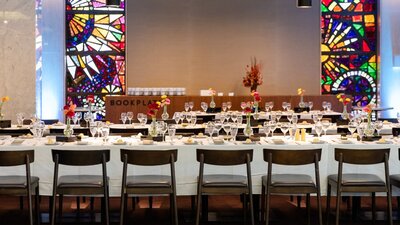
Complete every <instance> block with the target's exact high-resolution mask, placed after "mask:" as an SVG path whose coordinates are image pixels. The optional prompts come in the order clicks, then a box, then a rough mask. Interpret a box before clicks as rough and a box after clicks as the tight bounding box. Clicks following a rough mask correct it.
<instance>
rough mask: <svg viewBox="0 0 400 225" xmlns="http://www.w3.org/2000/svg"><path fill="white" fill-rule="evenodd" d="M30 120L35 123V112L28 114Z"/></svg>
mask: <svg viewBox="0 0 400 225" xmlns="http://www.w3.org/2000/svg"><path fill="white" fill-rule="evenodd" d="M30 120H31V122H32V123H35V122H36V121H37V116H36V114H35V113H32V114H31V115H30Z"/></svg>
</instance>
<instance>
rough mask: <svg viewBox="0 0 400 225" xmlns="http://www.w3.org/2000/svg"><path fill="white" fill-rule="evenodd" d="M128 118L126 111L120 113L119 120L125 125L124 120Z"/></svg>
mask: <svg viewBox="0 0 400 225" xmlns="http://www.w3.org/2000/svg"><path fill="white" fill-rule="evenodd" d="M127 119H128V116H127V115H126V113H124V112H123V113H121V121H122V123H123V124H124V125H125V123H126V120H127Z"/></svg>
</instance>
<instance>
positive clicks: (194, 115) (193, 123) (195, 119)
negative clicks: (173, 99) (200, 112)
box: [190, 112, 197, 127]
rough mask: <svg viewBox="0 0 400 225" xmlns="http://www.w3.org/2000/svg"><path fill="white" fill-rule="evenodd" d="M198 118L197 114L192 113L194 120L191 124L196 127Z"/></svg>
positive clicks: (191, 120)
mask: <svg viewBox="0 0 400 225" xmlns="http://www.w3.org/2000/svg"><path fill="white" fill-rule="evenodd" d="M196 121H197V116H196V113H194V112H192V118H191V119H190V124H191V125H192V126H193V127H194V126H195V125H196Z"/></svg>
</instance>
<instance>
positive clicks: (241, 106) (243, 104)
mask: <svg viewBox="0 0 400 225" xmlns="http://www.w3.org/2000/svg"><path fill="white" fill-rule="evenodd" d="M246 106H247V103H246V102H241V103H240V108H242V111H243V110H244V109H245V108H246Z"/></svg>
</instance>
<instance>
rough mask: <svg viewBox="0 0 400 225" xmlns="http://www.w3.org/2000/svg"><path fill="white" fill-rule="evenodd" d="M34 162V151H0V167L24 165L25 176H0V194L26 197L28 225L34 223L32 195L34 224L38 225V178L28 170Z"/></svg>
mask: <svg viewBox="0 0 400 225" xmlns="http://www.w3.org/2000/svg"><path fill="white" fill-rule="evenodd" d="M34 161H35V154H34V150H21V151H5V150H2V151H0V167H9V166H21V165H25V176H19V175H11V176H0V194H1V195H16V196H21V195H22V196H27V198H28V210H29V224H30V225H33V223H34V222H33V210H32V195H35V211H36V224H40V208H39V178H38V177H35V176H31V169H30V164H31V163H33V162H34Z"/></svg>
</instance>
